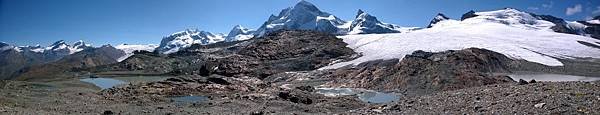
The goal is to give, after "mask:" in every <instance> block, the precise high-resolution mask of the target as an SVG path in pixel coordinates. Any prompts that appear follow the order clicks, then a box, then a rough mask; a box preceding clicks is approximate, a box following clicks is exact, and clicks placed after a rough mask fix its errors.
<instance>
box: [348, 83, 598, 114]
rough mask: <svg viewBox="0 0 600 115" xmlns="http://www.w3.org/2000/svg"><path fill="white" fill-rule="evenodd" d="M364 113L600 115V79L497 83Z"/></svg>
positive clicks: (410, 100)
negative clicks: (588, 80)
mask: <svg viewBox="0 0 600 115" xmlns="http://www.w3.org/2000/svg"><path fill="white" fill-rule="evenodd" d="M350 113H352V114H354V113H361V114H442V113H443V114H465V113H467V114H480V113H484V114H600V81H595V82H537V83H529V84H525V85H519V84H518V83H507V84H496V85H488V86H483V87H474V88H467V89H461V90H455V91H446V92H441V93H436V94H431V95H424V96H416V97H410V98H403V99H401V100H400V101H398V102H396V103H392V104H383V105H376V106H370V107H365V108H362V109H359V110H354V111H351V112H350Z"/></svg>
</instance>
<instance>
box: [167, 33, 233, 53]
mask: <svg viewBox="0 0 600 115" xmlns="http://www.w3.org/2000/svg"><path fill="white" fill-rule="evenodd" d="M224 40H225V36H224V35H223V34H213V33H210V32H207V31H200V30H198V29H186V30H185V31H181V32H177V33H174V34H171V35H169V36H167V37H164V38H163V39H162V40H161V42H160V45H159V46H158V48H156V50H157V51H158V52H159V53H162V54H170V53H174V52H177V51H179V50H180V49H183V48H187V47H190V46H191V45H192V44H202V45H206V44H211V43H216V42H220V41H224Z"/></svg>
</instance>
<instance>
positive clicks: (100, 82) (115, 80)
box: [79, 76, 170, 89]
mask: <svg viewBox="0 0 600 115" xmlns="http://www.w3.org/2000/svg"><path fill="white" fill-rule="evenodd" d="M167 78H170V77H165V76H128V77H111V78H82V79H79V81H82V82H87V83H91V84H94V85H96V86H97V87H100V89H108V88H111V87H114V86H117V85H121V84H126V83H138V82H152V81H162V80H166V79H167Z"/></svg>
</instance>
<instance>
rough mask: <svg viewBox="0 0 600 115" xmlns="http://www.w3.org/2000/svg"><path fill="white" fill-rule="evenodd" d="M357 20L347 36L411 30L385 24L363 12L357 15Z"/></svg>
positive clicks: (359, 11)
mask: <svg viewBox="0 0 600 115" xmlns="http://www.w3.org/2000/svg"><path fill="white" fill-rule="evenodd" d="M355 18H356V19H354V21H352V22H351V25H350V28H349V30H348V31H349V32H348V33H347V34H380V33H400V32H403V31H407V30H410V29H405V28H403V27H400V26H397V25H394V24H388V23H383V22H380V21H379V20H377V17H375V16H372V15H370V14H368V13H366V12H364V11H362V10H360V9H359V10H358V12H357V13H356V17H355Z"/></svg>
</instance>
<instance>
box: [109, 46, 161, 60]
mask: <svg viewBox="0 0 600 115" xmlns="http://www.w3.org/2000/svg"><path fill="white" fill-rule="evenodd" d="M157 47H158V45H156V44H148V45H130V44H120V45H117V46H115V48H117V49H119V50H122V51H123V52H125V55H123V56H121V57H119V58H118V59H117V61H118V62H121V61H123V60H125V59H127V58H128V57H129V56H132V55H133V52H134V51H138V50H144V51H149V52H153V51H154V49H156V48H157Z"/></svg>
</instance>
